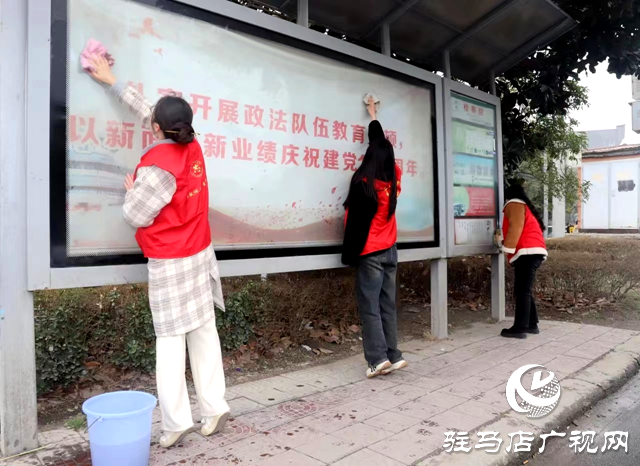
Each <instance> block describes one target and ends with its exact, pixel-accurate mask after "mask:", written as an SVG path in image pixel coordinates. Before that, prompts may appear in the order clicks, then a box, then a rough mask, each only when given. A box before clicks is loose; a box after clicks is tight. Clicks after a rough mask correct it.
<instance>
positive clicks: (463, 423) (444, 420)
mask: <svg viewBox="0 0 640 466" xmlns="http://www.w3.org/2000/svg"><path fill="white" fill-rule="evenodd" d="M495 417H496V416H493V415H491V414H485V415H483V416H482V417H475V416H470V415H468V414H464V413H460V412H457V411H452V410H449V411H445V412H443V413H440V414H438V415H436V416H433V417H432V418H431V419H428V420H427V421H426V424H425V425H426V427H427V428H428V429H430V430H433V431H435V432H442V433H444V432H448V431H456V432H469V431H472V430H474V429H476V428H478V427H480V426H481V425H482V424H486V423H488V422H490V421H492V420H493V419H495Z"/></svg>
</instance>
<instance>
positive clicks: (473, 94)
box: [443, 79, 504, 257]
mask: <svg viewBox="0 0 640 466" xmlns="http://www.w3.org/2000/svg"><path fill="white" fill-rule="evenodd" d="M443 92H444V94H443V103H444V119H445V136H444V137H445V154H446V164H447V165H446V192H447V195H446V213H447V214H446V215H447V220H446V222H447V223H446V224H447V257H457V256H469V255H475V254H498V253H499V251H498V248H497V247H496V246H495V245H493V244H491V245H469V246H460V245H456V244H455V238H454V231H455V227H454V209H453V132H452V129H453V125H452V115H451V93H452V92H455V93H457V94H461V95H462V96H465V97H469V98H472V99H475V100H479V101H481V102H483V103H487V104H489V105H492V106H494V107H495V109H496V126H495V128H496V158H495V162H496V173H495V176H496V185H495V188H496V189H497V196H496V216H495V219H496V227H498V228H499V227H500V225H501V215H500V212H501V209H502V205H503V203H504V202H503V201H504V180H503V178H504V167H503V165H502V119H501V110H500V99H499V98H498V97H496V96H494V95H491V94H487V93H486V92H482V91H479V90H478V89H475V88H472V87H469V86H465V85H464V84H462V83H459V82H456V81H453V80H451V79H444V86H443Z"/></svg>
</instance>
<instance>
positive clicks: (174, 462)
mask: <svg viewBox="0 0 640 466" xmlns="http://www.w3.org/2000/svg"><path fill="white" fill-rule="evenodd" d="M510 325H511V323H510V321H507V322H503V323H502V324H497V325H496V324H486V323H482V324H474V325H473V326H472V327H471V328H469V329H464V330H460V331H457V332H456V333H455V334H454V338H453V339H450V340H445V341H426V340H424V341H413V342H408V343H407V344H403V345H401V348H402V349H403V351H405V354H406V359H407V361H409V367H407V368H406V370H403V371H398V372H395V373H393V374H390V375H388V376H385V377H377V378H375V379H372V380H367V379H366V378H365V375H364V371H365V369H366V367H365V363H364V362H363V360H362V356H361V355H356V356H353V357H350V358H348V359H346V360H342V361H338V362H335V363H331V364H328V365H325V366H318V367H313V368H310V369H304V370H301V371H296V372H292V373H289V374H284V375H282V376H276V377H270V378H267V379H263V380H259V381H257V382H250V383H246V384H242V385H237V386H234V387H230V388H229V389H228V390H227V400H228V401H229V402H230V403H229V404H230V406H231V408H232V414H233V416H234V417H233V418H232V419H230V420H229V422H228V424H227V427H226V428H225V430H224V431H223V432H221V433H220V434H216V435H214V436H211V437H208V438H203V437H202V436H200V435H199V434H198V433H197V432H196V433H192V434H191V435H189V436H188V437H187V438H186V439H185V441H184V442H182V443H181V444H180V445H179V446H176V447H174V448H171V449H163V448H161V447H160V446H159V445H158V444H157V440H158V437H159V435H160V433H161V422H160V420H161V415H160V411H159V410H155V411H154V414H153V423H152V446H151V455H150V462H149V464H150V465H153V466H183V465H187V466H189V465H191V466H221V465H253V464H260V465H267V466H276V465H277V466H287V465H292V466H293V465H295V466H323V465H328V464H334V465H336V466H359V465H360V466H365V465H366V466H398V465H402V464H404V465H410V464H411V465H415V464H419V465H445V464H448V465H452V466H453V465H462V464H467V463H465V462H464V461H465V460H469V461H472V462H473V464H481V463H482V461H483V458H484V457H482V456H478V455H475V452H472V453H471V454H470V455H469V456H468V457H466V456H455V455H449V456H443V451H442V444H443V442H444V431H445V430H461V431H471V432H472V439H473V436H474V435H475V434H474V433H473V432H474V429H478V428H479V427H481V426H485V425H486V427H482V429H483V430H488V429H491V428H492V427H496V426H498V427H501V428H504V429H503V430H505V429H507V430H509V429H508V428H511V427H513V429H511V430H514V429H515V430H516V431H517V430H519V429H518V428H517V427H519V426H525V427H527V426H529V427H531V428H532V429H533V430H534V431H535V430H536V429H537V428H539V427H540V426H541V425H542V424H544V423H549V422H551V421H552V420H553V419H549V420H545V419H542V420H539V421H531V422H528V421H527V422H524V423H523V422H521V421H518V420H517V419H514V418H513V416H512V415H511V413H510V407H509V405H508V403H507V400H506V397H505V386H506V382H507V380H508V378H509V376H510V375H511V374H512V373H513V371H514V370H516V369H517V368H518V367H520V366H522V365H524V364H542V365H545V366H546V367H547V369H549V370H551V371H553V372H554V373H556V375H557V376H558V377H559V378H563V400H564V403H565V404H567V403H570V404H571V403H574V404H575V403H580V402H581V400H583V399H585V400H586V399H590V398H589V397H591V398H593V395H594V393H595V392H597V391H598V390H599V389H598V388H597V386H595V385H592V384H587V383H585V382H583V381H581V380H578V379H579V377H581V376H582V377H585V376H584V374H585V371H586V370H587V369H586V368H587V366H589V367H593V366H591V364H592V363H593V361H594V360H595V359H597V358H600V357H601V356H603V355H605V354H607V353H609V352H611V351H613V352H612V353H611V354H614V355H615V354H622V353H623V354H624V355H627V356H628V355H629V354H631V356H628V359H629V360H630V361H633V360H632V356H633V354H636V353H638V351H635V350H634V348H636V346H637V342H636V340H638V341H640V336H638V335H639V333H638V332H633V331H628V330H621V329H608V328H604V327H596V326H592V325H581V324H572V323H557V322H546V321H543V322H541V324H540V328H541V329H542V332H541V334H540V335H535V336H531V337H530V338H527V339H526V340H522V341H520V340H516V341H514V340H509V339H504V338H502V337H500V336H499V334H498V333H499V330H500V328H502V327H508V326H510ZM625 342H627V343H625ZM625 345H626V346H625ZM634 345H635V346H634ZM614 347H615V348H616V349H615V350H612V349H613V348H614ZM620 348H622V349H620ZM632 350H633V351H635V353H634V352H633V351H632ZM625 351H627V353H624V352H625ZM628 351H632V353H628ZM621 352H622V353H621ZM606 357H610V356H606ZM623 359H624V358H623ZM596 364H597V363H596ZM601 372H602V371H601ZM568 375H572V377H569V378H565V377H567V376H568ZM605 375H606V374H605ZM531 380H532V374H527V376H525V377H524V379H523V383H524V384H525V385H526V384H528V383H531ZM192 408H193V414H194V416H196V417H195V418H194V419H195V420H198V409H197V403H196V400H195V398H194V399H193V403H192ZM561 408H562V407H561ZM557 411H558V414H556V413H555V412H554V416H555V417H557V416H559V415H560V414H561V412H562V409H559V410H557ZM505 414H506V415H505ZM538 424H540V426H539V425H538ZM493 430H496V429H493ZM511 430H510V431H511ZM39 440H40V442H41V444H50V447H49V448H47V449H45V450H42V451H40V452H38V453H37V454H33V455H30V456H27V457H24V458H20V460H19V462H18V461H12V462H10V463H9V464H11V466H66V465H70V466H78V465H85V464H86V465H88V464H90V454H89V451H88V449H89V445H88V442H87V438H86V436H82V435H81V434H78V433H76V432H73V431H69V430H66V429H60V430H57V431H49V432H44V433H42V434H41V435H40V437H39ZM508 440H509V439H508V438H507V439H506V441H508ZM503 446H505V445H503ZM472 458H473V459H472ZM500 458H502V457H500ZM334 461H337V462H334ZM5 463H6V462H5ZM9 464H3V463H2V462H1V461H0V466H9ZM468 464H471V463H468Z"/></svg>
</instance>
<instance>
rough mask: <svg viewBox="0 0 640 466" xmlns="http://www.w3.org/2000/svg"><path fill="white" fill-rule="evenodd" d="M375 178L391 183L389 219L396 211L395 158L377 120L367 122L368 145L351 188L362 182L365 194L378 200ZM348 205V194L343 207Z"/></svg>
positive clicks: (396, 179) (396, 183) (396, 178)
mask: <svg viewBox="0 0 640 466" xmlns="http://www.w3.org/2000/svg"><path fill="white" fill-rule="evenodd" d="M375 180H380V181H386V182H390V183H391V192H390V193H389V217H388V218H389V219H390V218H391V217H393V215H394V214H395V213H396V205H397V203H398V176H397V173H396V159H395V156H394V153H393V145H392V144H391V143H390V142H389V141H388V140H387V139H385V137H384V132H383V131H382V126H381V125H380V123H379V122H378V121H377V120H374V121H372V122H371V123H370V124H369V147H368V148H367V152H366V154H365V155H364V159H363V160H362V164H361V165H360V167H359V168H358V170H356V172H355V173H354V174H353V177H352V178H351V185H350V189H349V191H351V188H353V186H354V185H356V184H358V183H364V191H365V194H366V195H367V196H368V197H370V198H371V199H375V200H376V201H377V200H378V194H377V193H376V188H375ZM348 206H349V196H347V200H346V201H345V202H344V207H348Z"/></svg>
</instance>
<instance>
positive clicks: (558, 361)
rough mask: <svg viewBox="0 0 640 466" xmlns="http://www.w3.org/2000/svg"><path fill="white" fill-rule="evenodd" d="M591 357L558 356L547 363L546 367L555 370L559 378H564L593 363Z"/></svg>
mask: <svg viewBox="0 0 640 466" xmlns="http://www.w3.org/2000/svg"><path fill="white" fill-rule="evenodd" d="M591 362H592V361H591V360H590V359H583V358H575V357H571V356H565V355H563V356H558V357H557V358H555V359H552V360H551V361H549V362H548V363H546V364H545V367H546V368H547V369H548V370H550V371H553V372H555V374H556V376H557V377H558V379H563V378H565V377H566V376H568V375H570V374H573V373H574V372H577V371H579V370H581V369H584V368H585V367H586V366H588V365H589V364H591Z"/></svg>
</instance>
